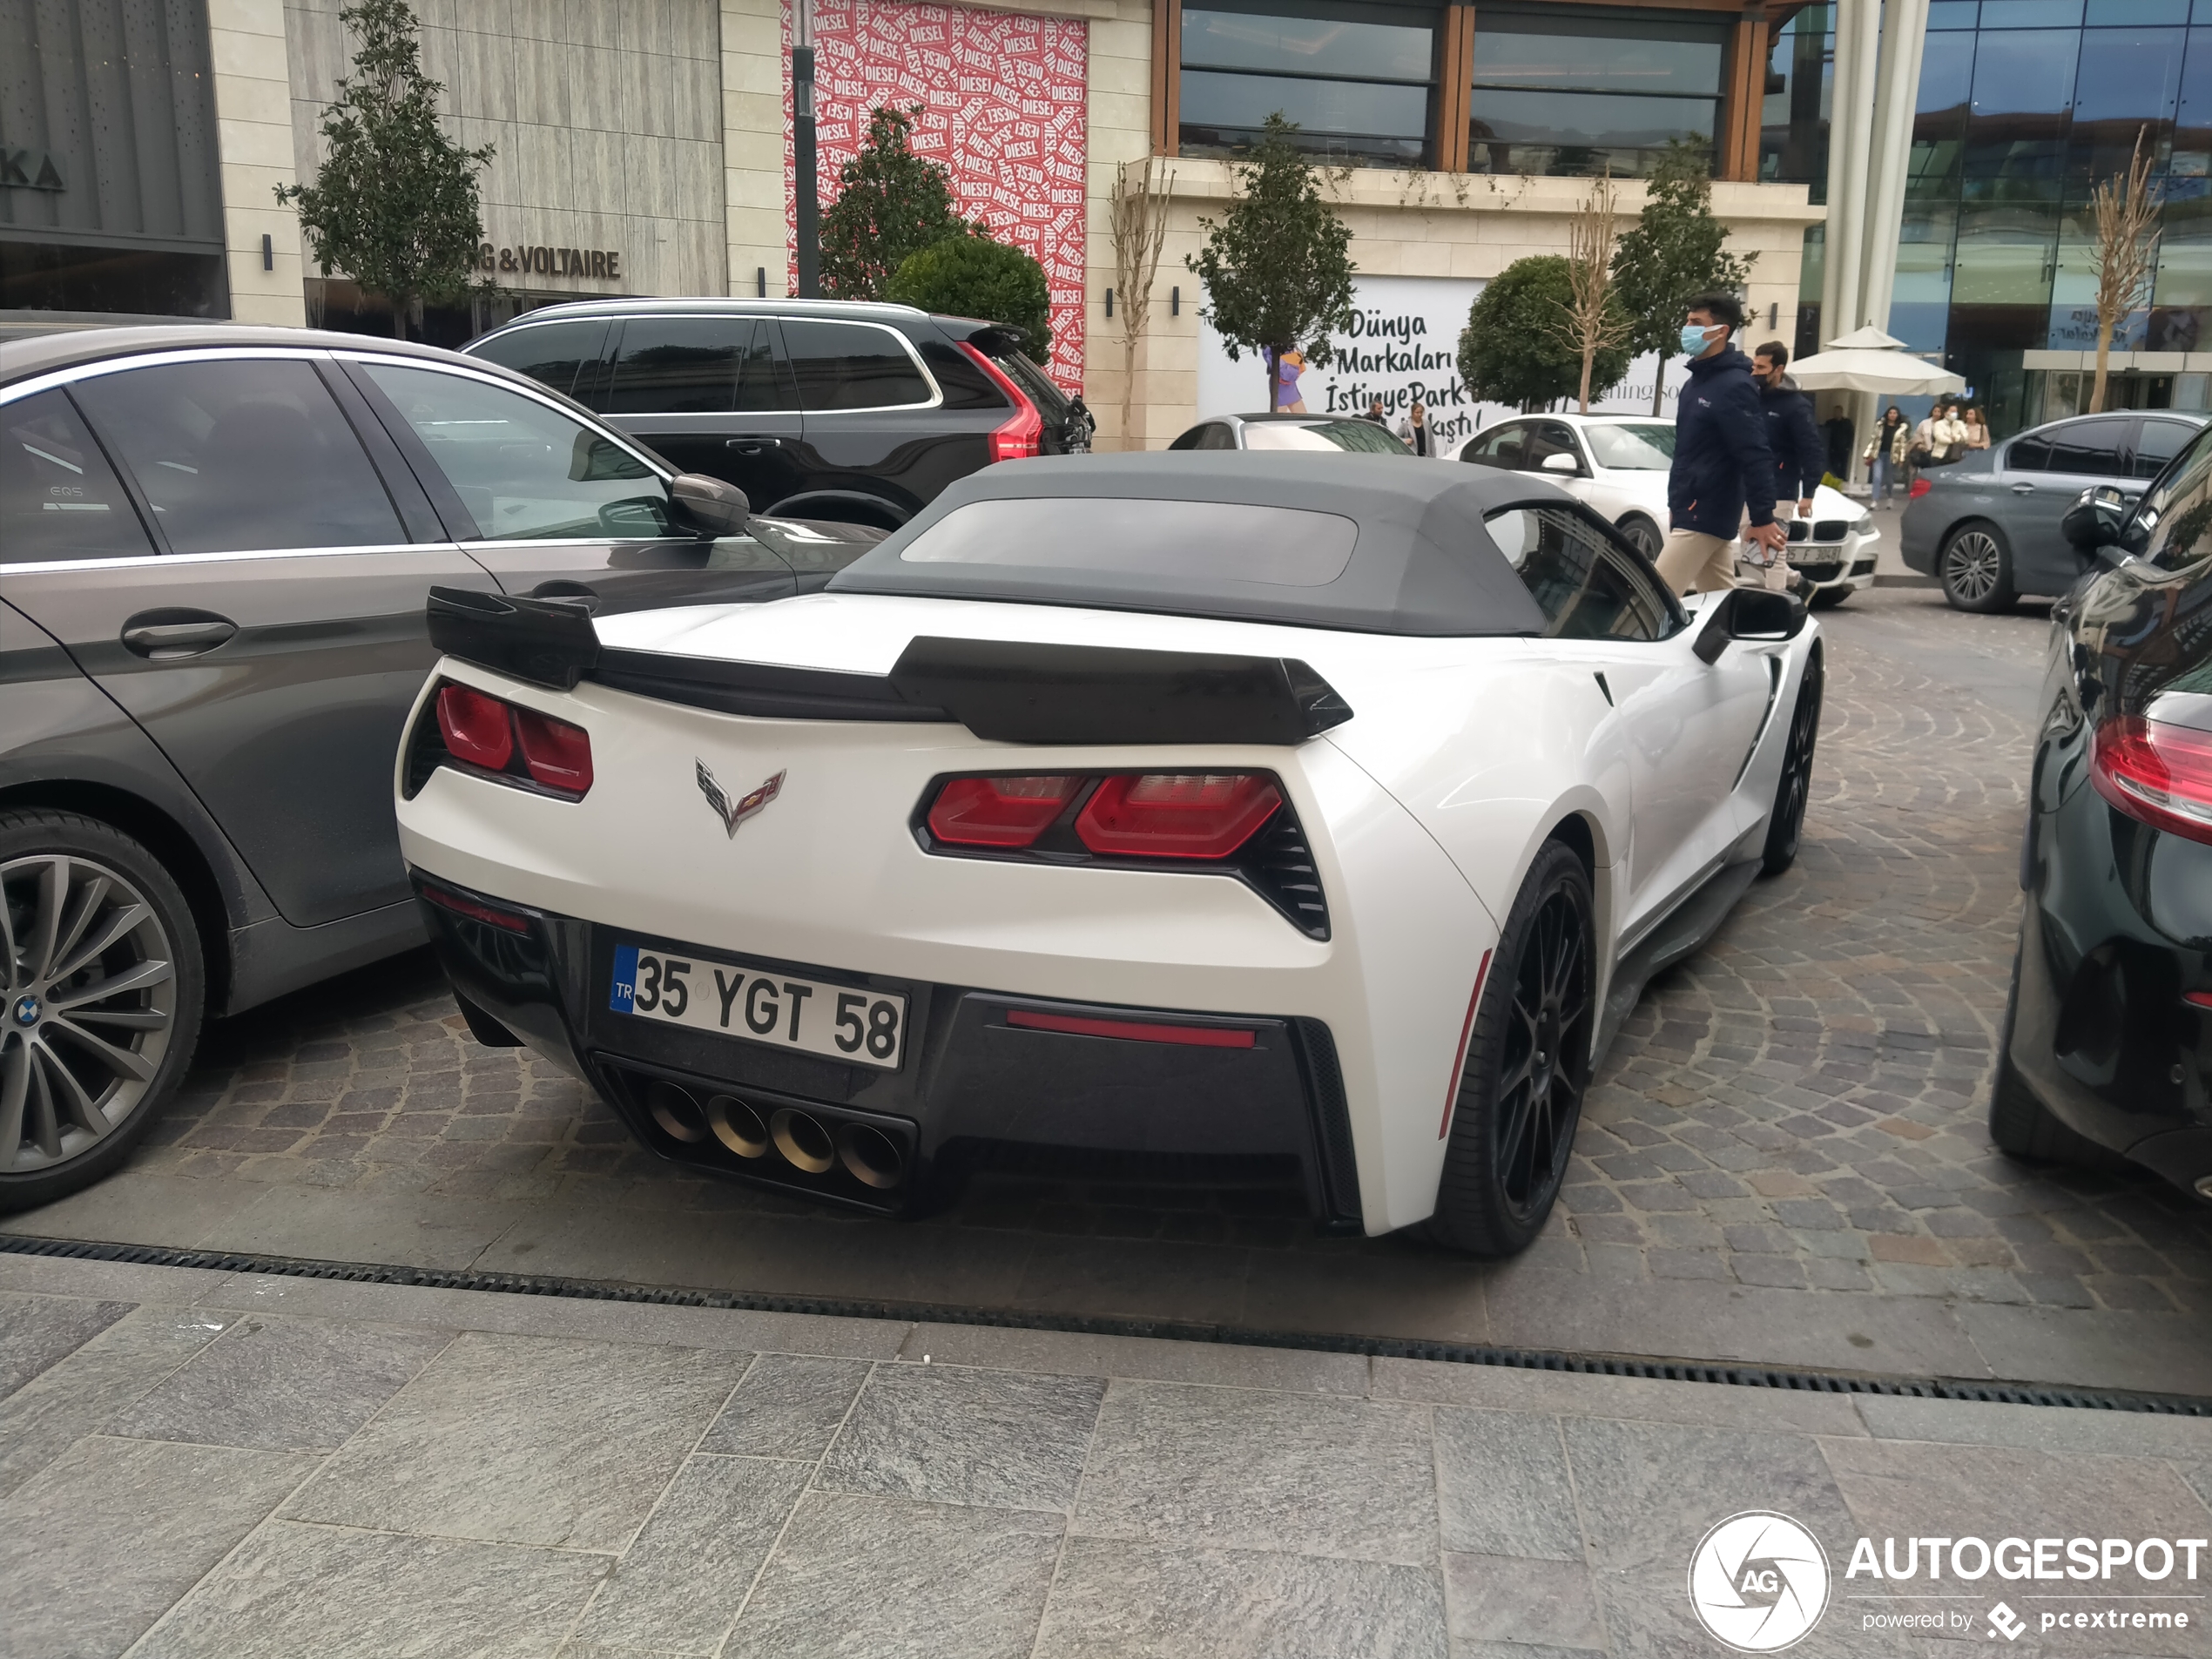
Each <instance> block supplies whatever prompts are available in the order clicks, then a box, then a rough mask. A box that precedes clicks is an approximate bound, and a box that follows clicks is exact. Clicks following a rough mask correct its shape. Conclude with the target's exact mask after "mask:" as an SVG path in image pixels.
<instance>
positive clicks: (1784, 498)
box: [1751, 340, 1828, 521]
mask: <svg viewBox="0 0 2212 1659" xmlns="http://www.w3.org/2000/svg"><path fill="white" fill-rule="evenodd" d="M1789 367H1790V348H1789V347H1787V346H1785V345H1784V344H1783V343H1782V342H1781V341H1778V340H1770V341H1767V343H1766V344H1765V345H1764V346H1762V347H1759V348H1758V350H1757V351H1755V352H1753V353H1752V354H1751V378H1752V379H1753V380H1755V381H1757V382H1758V383H1759V407H1760V408H1763V409H1764V410H1765V411H1766V442H1767V448H1770V449H1771V450H1773V451H1774V507H1775V514H1774V516H1776V517H1777V518H1779V519H1784V520H1785V521H1786V520H1787V519H1789V518H1790V517H1791V512H1790V510H1789V503H1790V502H1796V503H1797V513H1796V515H1795V516H1797V517H1798V518H1810V517H1811V516H1812V492H1813V491H1814V490H1816V489H1819V488H1820V481H1821V479H1822V478H1823V477H1824V476H1825V475H1826V474H1827V471H1828V452H1827V448H1826V446H1825V445H1824V444H1823V443H1822V442H1821V441H1820V428H1818V427H1817V426H1815V425H1814V424H1813V423H1812V400H1811V398H1809V397H1807V396H1806V395H1804V393H1803V392H1801V391H1799V390H1798V389H1797V381H1793V380H1791V378H1790V376H1789V374H1788V372H1787V371H1788V369H1789Z"/></svg>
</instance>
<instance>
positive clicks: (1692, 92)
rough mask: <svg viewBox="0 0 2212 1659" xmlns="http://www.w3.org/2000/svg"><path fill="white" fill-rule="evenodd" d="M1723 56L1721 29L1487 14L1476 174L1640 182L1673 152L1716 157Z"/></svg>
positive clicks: (1605, 17) (1473, 119)
mask: <svg viewBox="0 0 2212 1659" xmlns="http://www.w3.org/2000/svg"><path fill="white" fill-rule="evenodd" d="M1727 44H1728V24H1726V23H1725V22H1722V21H1719V20H1716V19H1708V18H1702V17H1669V16H1667V15H1666V14H1664V13H1660V14H1656V15H1655V14H1653V13H1649V12H1642V13H1639V12H1633V11H1618V12H1611V11H1603V10H1569V9H1567V8H1563V7H1558V6H1552V7H1547V8H1544V9H1541V10H1538V9H1536V8H1534V7H1531V8H1528V9H1527V10H1514V9H1512V8H1510V7H1507V6H1489V5H1486V6H1482V7H1480V8H1479V9H1478V10H1476V13H1475V32H1474V87H1473V91H1472V96H1471V98H1469V100H1468V105H1467V110H1468V118H1467V168H1468V171H1470V172H1520V173H1572V174H1581V173H1594V172H1601V171H1605V170H1608V169H1609V170H1610V171H1611V172H1612V173H1613V174H1614V176H1615V177H1616V178H1637V177H1641V176H1642V174H1644V173H1645V172H1649V169H1650V165H1651V162H1652V161H1653V159H1654V158H1656V157H1657V156H1659V155H1661V154H1663V153H1664V152H1665V150H1666V147H1667V145H1668V144H1669V142H1676V141H1680V140H1683V139H1689V140H1691V141H1693V142H1696V143H1699V144H1703V145H1707V146H1708V147H1710V145H1711V144H1712V142H1713V136H1714V128H1715V125H1716V122H1717V120H1718V118H1719V113H1720V100H1721V66H1722V62H1723V57H1725V56H1726V51H1727Z"/></svg>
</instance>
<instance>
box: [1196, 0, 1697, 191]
mask: <svg viewBox="0 0 2212 1659" xmlns="http://www.w3.org/2000/svg"><path fill="white" fill-rule="evenodd" d="M1452 16H1453V11H1452V9H1451V8H1450V7H1448V6H1445V5H1435V6H1427V7H1424V6H1416V5H1395V4H1383V3H1375V0H1189V3H1186V4H1185V5H1184V8H1183V12H1182V18H1183V22H1182V42H1181V54H1182V64H1181V70H1180V74H1179V78H1178V81H1177V88H1178V91H1177V99H1178V105H1177V123H1178V130H1177V147H1178V148H1179V150H1180V152H1181V153H1183V154H1184V155H1186V156H1234V155H1238V154H1241V153H1242V152H1244V151H1245V150H1247V149H1248V148H1250V147H1251V144H1252V142H1253V140H1254V139H1255V138H1257V137H1258V132H1259V130H1260V128H1261V127H1262V125H1264V123H1265V121H1266V119H1267V117H1268V115H1269V114H1270V113H1271V111H1277V110H1279V111H1282V112H1283V113H1284V114H1285V116H1286V117H1288V118H1290V119H1291V121H1293V122H1295V123H1297V124H1298V129H1299V138H1298V142H1299V144H1300V145H1302V146H1303V147H1304V148H1305V149H1307V150H1308V151H1310V152H1312V153H1313V154H1315V155H1317V156H1318V157H1321V158H1325V159H1326V160H1328V161H1331V162H1334V163H1339V164H1348V165H1353V166H1373V167H1433V166H1435V165H1438V158H1439V156H1440V154H1442V153H1446V152H1453V151H1455V149H1456V140H1457V138H1458V136H1459V135H1458V134H1457V133H1456V132H1454V133H1453V134H1452V135H1451V138H1452V139H1453V142H1452V143H1444V142H1440V139H1441V138H1442V137H1443V135H1442V134H1441V133H1440V130H1439V126H1438V122H1439V119H1440V109H1441V108H1442V107H1443V105H1445V104H1446V103H1447V102H1454V103H1455V102H1456V100H1446V99H1444V98H1440V96H1439V93H1440V90H1441V88H1442V83H1443V80H1444V78H1445V77H1446V75H1447V72H1448V73H1449V74H1450V75H1452V76H1453V78H1458V77H1460V76H1465V77H1466V80H1465V82H1464V84H1463V87H1454V88H1453V91H1461V90H1464V91H1465V93H1466V95H1467V103H1466V109H1467V168H1468V170H1469V171H1471V172H1509V173H1553V174H1559V173H1564V174H1575V175H1581V174H1589V173H1596V172H1602V171H1605V170H1608V169H1609V170H1610V171H1611V172H1613V173H1614V175H1615V177H1619V178H1635V177H1638V176H1640V175H1642V174H1643V173H1645V172H1648V171H1649V167H1650V164H1651V161H1652V159H1653V158H1655V157H1656V156H1657V155H1659V154H1661V153H1662V152H1664V151H1665V149H1666V147H1667V145H1669V144H1670V143H1680V142H1683V141H1688V142H1690V143H1694V144H1697V145H1704V146H1706V147H1707V148H1708V149H1709V150H1710V148H1711V147H1712V145H1714V142H1715V138H1716V127H1717V125H1718V123H1719V120H1720V115H1721V78H1722V71H1723V64H1724V63H1725V61H1726V58H1727V47H1728V39H1729V34H1730V30H1731V28H1732V27H1734V24H1735V19H1733V18H1731V17H1727V16H1725V15H1719V16H1716V14H1714V13H1711V12H1702V13H1701V12H1676V11H1665V10H1649V9H1646V8H1643V7H1640V6H1617V7H1608V6H1603V5H1597V6H1588V5H1573V6H1562V5H1558V4H1535V3H1523V4H1519V5H1514V4H1501V5H1495V6H1493V5H1488V4H1484V5H1480V6H1477V7H1475V8H1474V30H1473V42H1472V49H1471V54H1467V49H1465V48H1462V51H1463V55H1462V56H1460V57H1458V58H1457V59H1455V60H1454V62H1455V64H1456V67H1455V68H1453V69H1452V70H1450V71H1447V68H1446V58H1447V53H1446V52H1445V51H1444V41H1445V37H1446V34H1447V26H1448V24H1449V20H1450V18H1451V17H1452ZM1460 38H1461V39H1463V40H1464V38H1465V37H1460ZM1453 120H1454V121H1456V120H1457V115H1456V113H1455V114H1454V115H1453ZM1451 165H1457V162H1456V160H1454V161H1453V163H1452V164H1451Z"/></svg>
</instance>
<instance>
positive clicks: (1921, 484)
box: [1905, 478, 1935, 501]
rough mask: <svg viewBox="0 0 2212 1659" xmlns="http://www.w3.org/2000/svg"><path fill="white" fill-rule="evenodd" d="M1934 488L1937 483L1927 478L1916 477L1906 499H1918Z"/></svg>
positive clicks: (1906, 494)
mask: <svg viewBox="0 0 2212 1659" xmlns="http://www.w3.org/2000/svg"><path fill="white" fill-rule="evenodd" d="M1934 488H1935V485H1934V484H1933V483H1932V482H1931V481H1930V480H1928V479H1925V478H1915V479H1914V480H1913V481H1912V489H1909V490H1907V491H1906V492H1905V499H1906V500H1907V501H1918V500H1919V499H1920V497H1921V496H1925V495H1926V494H1927V493H1928V492H1929V491H1930V490H1931V489H1934Z"/></svg>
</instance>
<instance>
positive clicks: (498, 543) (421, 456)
mask: <svg viewBox="0 0 2212 1659" xmlns="http://www.w3.org/2000/svg"><path fill="white" fill-rule="evenodd" d="M329 355H330V356H331V357H332V359H333V360H334V361H336V362H337V363H338V364H340V365H341V368H343V369H344V370H345V371H346V375H347V379H348V380H349V381H352V382H353V384H354V387H355V388H356V389H357V390H359V391H360V393H361V396H362V397H363V398H364V399H365V400H366V401H368V407H369V408H370V409H372V410H373V411H374V413H375V415H376V418H377V420H378V421H380V422H381V424H382V425H383V427H384V428H385V429H386V430H387V432H388V433H389V434H390V436H391V440H392V442H394V443H395V444H396V445H397V446H398V447H399V450H400V454H401V458H402V459H403V460H404V461H405V462H407V465H408V470H409V471H411V472H413V473H414V474H415V478H416V480H417V482H420V483H421V487H422V489H423V490H424V491H425V492H426V493H427V494H428V496H429V497H430V504H431V508H432V510H434V511H435V513H436V514H437V516H438V517H439V520H440V521H441V522H442V523H443V524H444V525H445V527H446V534H447V536H448V538H449V539H450V540H451V541H452V542H453V543H455V545H456V546H459V547H462V548H463V549H466V548H468V547H470V546H482V547H604V546H606V545H608V544H609V543H614V542H624V543H631V542H639V543H644V542H668V541H674V540H678V539H680V538H679V537H678V536H668V535H661V536H523V537H519V538H518V537H513V536H489V535H486V534H485V533H484V530H483V527H482V525H480V524H478V523H476V516H475V514H474V513H472V512H470V511H469V509H468V507H467V505H466V504H465V503H464V502H462V499H461V496H460V494H459V492H458V491H456V490H455V489H454V487H453V483H452V481H451V480H450V479H448V477H447V476H446V475H445V470H444V469H443V468H442V467H440V466H439V465H438V463H437V461H436V458H435V456H433V455H431V454H430V452H429V449H428V447H427V446H426V445H425V444H424V443H423V442H422V440H421V436H420V435H417V433H416V432H415V428H414V427H413V426H412V425H411V424H409V423H408V421H407V419H406V418H405V417H404V416H403V415H401V414H400V413H399V411H398V410H397V409H396V408H394V407H393V404H392V401H391V400H390V399H389V398H388V397H387V396H386V395H385V393H384V388H381V386H378V385H377V384H376V383H375V381H373V380H371V379H370V378H369V377H368V375H367V374H362V373H359V372H357V371H358V370H360V369H361V368H367V367H368V365H371V364H377V365H381V366H385V367H389V368H420V369H426V370H428V371H429V372H430V373H432V374H450V375H452V376H453V377H454V378H455V379H456V380H469V381H476V382H478V383H479V384H481V385H484V386H489V387H493V388H497V389H498V390H501V391H505V392H512V393H514V394H515V395H516V396H518V397H525V398H529V399H530V400H531V401H534V402H538V403H542V404H543V405H544V406H545V407H546V408H549V409H550V410H552V411H553V413H554V414H556V415H563V416H565V417H566V418H567V419H569V420H570V421H575V422H577V425H579V426H582V427H583V428H586V429H588V430H589V431H590V432H591V433H593V434H594V435H597V436H598V437H600V438H602V439H604V440H605V441H606V442H610V443H612V444H613V445H615V447H616V448H620V449H624V450H626V451H628V452H629V454H630V455H631V456H633V457H634V458H635V459H636V460H637V462H640V463H641V464H642V465H643V466H644V468H645V469H646V470H647V471H648V472H650V473H651V475H653V476H654V477H656V478H658V479H659V480H660V482H661V484H662V487H663V488H664V489H666V488H667V487H668V486H670V485H671V484H673V483H674V482H675V481H676V479H677V477H678V474H677V473H676V472H675V471H674V470H673V469H671V467H670V466H669V464H668V462H665V461H664V460H662V459H661V458H660V457H659V456H658V455H655V454H654V453H653V452H652V451H651V449H650V448H646V447H645V446H644V444H642V443H639V442H637V441H636V440H635V439H633V438H631V436H630V435H628V434H627V433H624V432H622V431H620V430H618V429H617V428H615V427H614V426H612V425H610V423H609V422H608V421H605V420H604V419H602V418H601V417H600V416H598V415H594V414H593V413H592V412H591V411H590V410H589V409H587V408H584V407H583V405H582V404H580V403H578V402H577V401H576V400H575V399H573V398H566V397H563V396H561V395H559V394H558V393H556V392H554V391H552V390H550V388H547V387H544V386H542V385H540V384H539V383H538V382H537V381H533V380H531V379H530V378H529V376H528V375H525V374H519V373H516V371H513V370H507V371H503V372H502V373H500V374H487V373H485V372H483V371H482V370H479V369H472V368H468V367H466V366H464V365H462V364H460V363H450V362H445V361H441V360H439V359H435V358H423V357H411V356H404V355H401V354H399V353H397V352H379V351H373V350H371V351H353V350H340V351H334V352H332V353H330V354H329ZM508 374H515V378H514V379H513V380H509V379H508V378H507V375H508ZM670 493H671V496H673V493H674V492H673V491H672V490H671V492H670ZM462 525H466V526H468V527H469V529H472V530H474V531H475V534H474V535H465V534H463V533H462V530H461V529H459V528H457V527H458V526H462Z"/></svg>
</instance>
